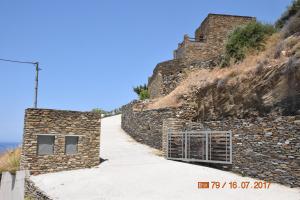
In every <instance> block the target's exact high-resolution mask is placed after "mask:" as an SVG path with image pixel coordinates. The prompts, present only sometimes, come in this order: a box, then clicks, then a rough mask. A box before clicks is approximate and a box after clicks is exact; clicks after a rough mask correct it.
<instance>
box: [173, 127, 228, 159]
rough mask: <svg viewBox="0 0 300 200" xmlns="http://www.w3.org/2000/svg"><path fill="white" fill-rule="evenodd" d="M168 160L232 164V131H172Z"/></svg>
mask: <svg viewBox="0 0 300 200" xmlns="http://www.w3.org/2000/svg"><path fill="white" fill-rule="evenodd" d="M167 137H168V138H167V159H171V160H182V161H187V162H207V163H222V164H232V133H231V131H183V132H178V131H176V132H175V131H170V130H168V134H167Z"/></svg>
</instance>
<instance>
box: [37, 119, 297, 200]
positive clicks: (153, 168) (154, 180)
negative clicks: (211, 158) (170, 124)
mask: <svg viewBox="0 0 300 200" xmlns="http://www.w3.org/2000/svg"><path fill="white" fill-rule="evenodd" d="M120 121H121V117H120V115H119V116H114V117H110V118H105V119H103V121H102V135H101V150H100V154H101V157H102V158H104V159H108V160H107V161H105V162H103V163H102V164H101V165H100V166H99V167H97V168H93V169H83V170H73V171H67V172H58V173H51V174H44V175H39V176H35V177H32V180H33V181H34V182H35V183H36V184H37V186H39V187H40V188H41V189H42V190H44V191H45V192H46V193H47V194H49V195H50V196H51V197H53V199H63V200H68V199H70V200H94V199H95V200H96V199H97V200H117V199H118V200H119V199H122V200H160V199H161V200H169V199H170V200H193V199H195V200H200V199H203V200H210V199H214V200H226V199H228V200H229V199H230V200H241V199H243V200H247V199H249V200H250V199H251V200H252V199H255V200H260V199H261V200H268V199H270V200H276V199H278V200H283V199H289V200H296V199H297V200H300V190H299V189H290V188H288V187H284V186H281V185H278V184H271V186H270V189H251V188H250V189H229V185H228V182H230V181H237V182H238V183H241V182H242V181H250V185H253V183H254V181H256V180H254V179H251V178H248V177H241V176H238V175H235V174H233V173H230V172H224V171H221V170H217V169H213V168H208V167H203V166H197V165H192V164H186V163H181V162H175V161H169V160H165V159H164V158H162V157H159V156H157V155H156V154H155V150H154V149H151V148H149V147H147V146H145V145H142V144H139V143H137V142H135V141H134V140H133V139H131V138H130V137H129V136H128V135H127V134H126V133H125V132H124V131H123V130H122V129H121V127H120ZM198 181H209V182H210V181H220V182H222V183H224V182H227V185H226V188H224V189H197V183H198Z"/></svg>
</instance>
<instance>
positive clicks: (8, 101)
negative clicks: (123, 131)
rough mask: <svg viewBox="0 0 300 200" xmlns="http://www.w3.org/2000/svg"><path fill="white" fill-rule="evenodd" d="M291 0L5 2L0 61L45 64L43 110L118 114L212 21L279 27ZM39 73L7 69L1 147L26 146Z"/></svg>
mask: <svg viewBox="0 0 300 200" xmlns="http://www.w3.org/2000/svg"><path fill="white" fill-rule="evenodd" d="M290 2H291V0H181V1H179V0H144V1H142V0H119V1H116V0H85V1H83V0H81V1H80V0H78V1H74V0H64V1H61V0H51V1H40V0H26V1H16V0H2V1H1V3H0V23H1V33H0V35H1V37H0V45H1V47H0V58H6V59H17V60H25V61H39V62H40V64H41V68H42V69H43V70H42V71H41V73H40V87H39V107H42V108H55V109H70V110H82V111H87V110H91V109H92V108H96V107H98V108H103V109H106V110H111V109H114V108H117V107H119V106H121V105H124V104H126V103H128V102H129V101H131V100H132V99H134V98H136V96H135V94H134V93H133V92H132V87H133V86H135V85H138V84H143V83H146V82H147V79H148V77H149V76H150V75H151V74H152V70H153V69H154V67H155V65H156V64H157V63H158V62H161V61H164V60H169V59H171V58H172V51H173V50H174V49H175V48H176V46H177V43H178V42H181V41H182V39H183V35H184V34H186V33H187V34H189V35H193V33H194V30H195V29H196V28H197V27H198V26H199V24H200V22H201V21H202V20H203V19H204V18H205V16H206V15H207V14H208V13H224V14H235V15H249V16H255V17H257V19H258V20H261V21H263V22H270V23H273V22H274V21H275V20H276V19H277V18H278V17H279V16H280V15H281V13H282V12H283V11H284V9H285V8H286V7H287V5H288V4H289V3H290ZM33 88H34V67H33V66H31V65H20V64H11V63H4V62H0V91H1V98H0V142H4V141H21V138H22V132H23V117H24V110H25V108H28V107H32V104H33V94H34V90H33Z"/></svg>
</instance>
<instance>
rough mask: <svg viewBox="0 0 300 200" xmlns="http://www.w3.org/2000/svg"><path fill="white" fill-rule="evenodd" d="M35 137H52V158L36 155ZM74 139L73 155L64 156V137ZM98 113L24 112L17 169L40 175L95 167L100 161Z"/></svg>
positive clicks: (50, 156) (39, 110)
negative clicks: (18, 166) (19, 165)
mask: <svg viewBox="0 0 300 200" xmlns="http://www.w3.org/2000/svg"><path fill="white" fill-rule="evenodd" d="M38 135H52V136H54V137H55V140H54V151H53V155H38V153H37V151H38V144H37V138H38ZM66 136H78V145H77V153H76V154H68V155H67V154H66V153H65V137H66ZM99 148H100V114H97V113H92V112H77V111H63V110H50V109H27V110H26V112H25V123H24V135H23V145H22V154H21V169H26V170H30V173H31V174H33V175H35V174H40V173H48V172H55V171H62V170H70V169H79V168H87V167H93V166H97V165H98V164H99V161H100V157H99V151H100V150H99Z"/></svg>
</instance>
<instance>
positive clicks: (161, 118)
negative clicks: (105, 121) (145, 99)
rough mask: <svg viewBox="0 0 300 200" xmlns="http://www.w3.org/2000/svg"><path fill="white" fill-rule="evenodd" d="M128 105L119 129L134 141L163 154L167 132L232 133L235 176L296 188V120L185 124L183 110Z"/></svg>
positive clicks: (299, 176)
mask: <svg viewBox="0 0 300 200" xmlns="http://www.w3.org/2000/svg"><path fill="white" fill-rule="evenodd" d="M138 104H141V102H132V103H130V104H128V105H126V106H124V107H123V109H122V128H123V129H124V130H125V131H126V132H127V133H128V134H129V135H131V136H132V137H133V138H134V139H136V140H137V141H139V142H141V143H144V144H146V145H149V146H151V147H154V148H156V149H159V150H162V153H163V154H164V155H165V153H166V143H167V142H166V138H167V137H166V135H167V131H166V130H168V129H170V130H172V131H182V130H203V129H204V130H209V129H211V130H215V131H223V130H226V131H229V130H231V131H232V136H233V138H232V143H233V163H232V165H231V166H230V169H231V170H232V171H233V172H235V173H238V174H241V175H244V176H249V177H253V178H259V179H262V180H266V181H271V182H276V183H281V184H284V185H288V186H291V187H300V135H299V132H300V120H299V117H298V116H278V115H277V114H269V115H268V116H265V117H255V116H252V117H248V118H244V119H239V118H234V117H230V118H226V119H224V120H220V121H203V122H201V123H198V122H192V121H189V120H185V119H187V118H188V117H187V116H185V112H188V111H187V110H182V108H177V109H176V108H165V109H156V110H155V109H154V110H144V109H141V108H140V107H139V108H138V109H137V105H138Z"/></svg>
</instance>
